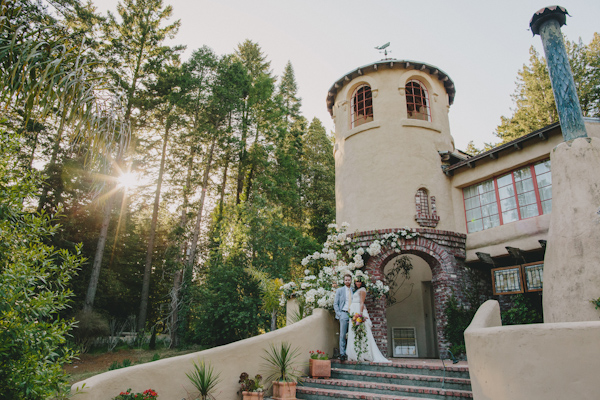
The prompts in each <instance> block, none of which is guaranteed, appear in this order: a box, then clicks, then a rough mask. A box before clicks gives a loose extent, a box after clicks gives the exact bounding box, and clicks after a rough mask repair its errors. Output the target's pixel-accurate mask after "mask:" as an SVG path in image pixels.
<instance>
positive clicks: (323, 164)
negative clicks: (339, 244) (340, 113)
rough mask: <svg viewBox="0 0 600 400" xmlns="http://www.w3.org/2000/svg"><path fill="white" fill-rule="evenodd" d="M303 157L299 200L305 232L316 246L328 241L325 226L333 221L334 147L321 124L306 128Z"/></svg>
mask: <svg viewBox="0 0 600 400" xmlns="http://www.w3.org/2000/svg"><path fill="white" fill-rule="evenodd" d="M304 149H305V150H304V154H303V156H302V165H303V185H302V188H303V190H302V198H303V206H304V209H305V219H306V224H307V225H308V233H309V234H310V235H311V236H312V237H314V238H315V239H316V241H317V242H318V243H324V242H325V240H326V239H327V225H328V224H330V223H331V222H332V221H335V160H334V158H333V145H332V143H331V139H330V138H329V137H327V133H326V131H325V127H324V126H323V124H322V123H321V121H320V120H319V119H317V118H314V119H313V120H312V122H311V124H310V126H309V128H308V134H307V135H306V140H305V144H304Z"/></svg>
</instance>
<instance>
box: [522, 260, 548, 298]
mask: <svg viewBox="0 0 600 400" xmlns="http://www.w3.org/2000/svg"><path fill="white" fill-rule="evenodd" d="M523 273H524V275H525V283H526V284H527V286H526V287H527V291H528V292H536V291H540V290H542V288H543V285H544V263H541V262H540V263H533V264H527V265H523Z"/></svg>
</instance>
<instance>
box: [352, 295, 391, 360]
mask: <svg viewBox="0 0 600 400" xmlns="http://www.w3.org/2000/svg"><path fill="white" fill-rule="evenodd" d="M361 291H364V292H366V290H365V288H360V289H358V290H357V291H356V292H354V294H353V295H352V304H350V312H349V313H350V323H349V326H348V342H347V343H348V345H347V347H346V354H347V356H348V360H350V361H370V362H377V363H390V362H391V361H390V360H388V359H387V358H385V357H384V356H383V354H381V352H380V351H379V348H377V344H376V343H375V338H374V337H373V333H372V332H371V326H373V323H372V322H371V318H369V312H368V311H367V306H365V307H364V308H363V312H362V314H363V316H364V317H365V318H366V321H365V328H366V333H367V335H366V336H367V338H366V339H367V349H366V352H364V353H362V354H361V355H360V360H359V359H358V356H357V352H356V349H355V348H354V340H355V335H354V330H353V329H352V316H353V315H354V314H356V313H360V292H361ZM365 294H366V293H365Z"/></svg>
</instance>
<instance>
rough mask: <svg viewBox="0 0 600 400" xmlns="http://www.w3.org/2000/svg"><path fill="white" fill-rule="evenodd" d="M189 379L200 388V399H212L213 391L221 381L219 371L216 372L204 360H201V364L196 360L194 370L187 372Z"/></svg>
mask: <svg viewBox="0 0 600 400" xmlns="http://www.w3.org/2000/svg"><path fill="white" fill-rule="evenodd" d="M186 375H187V377H188V379H189V380H190V382H192V384H193V385H194V386H195V387H196V389H198V392H199V396H200V397H199V399H200V400H208V399H212V398H214V397H213V395H212V394H213V392H214V391H215V389H216V388H217V385H218V384H219V382H220V381H221V379H220V378H219V375H221V374H220V373H218V372H215V370H214V368H213V367H212V366H211V365H210V364H209V363H206V362H204V360H203V361H200V364H199V365H198V364H196V363H195V362H194V370H193V371H192V372H191V373H189V374H188V373H186Z"/></svg>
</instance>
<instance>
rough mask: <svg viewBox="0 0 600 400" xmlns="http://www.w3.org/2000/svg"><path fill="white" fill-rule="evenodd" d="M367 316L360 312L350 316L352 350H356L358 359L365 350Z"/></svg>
mask: <svg viewBox="0 0 600 400" xmlns="http://www.w3.org/2000/svg"><path fill="white" fill-rule="evenodd" d="M366 321H367V318H366V317H365V316H364V315H362V314H360V313H355V314H354V315H353V316H352V320H351V322H352V332H354V351H356V358H357V359H358V360H359V361H360V358H361V356H362V355H363V354H365V353H366V352H367V329H366V327H365V322H366Z"/></svg>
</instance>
